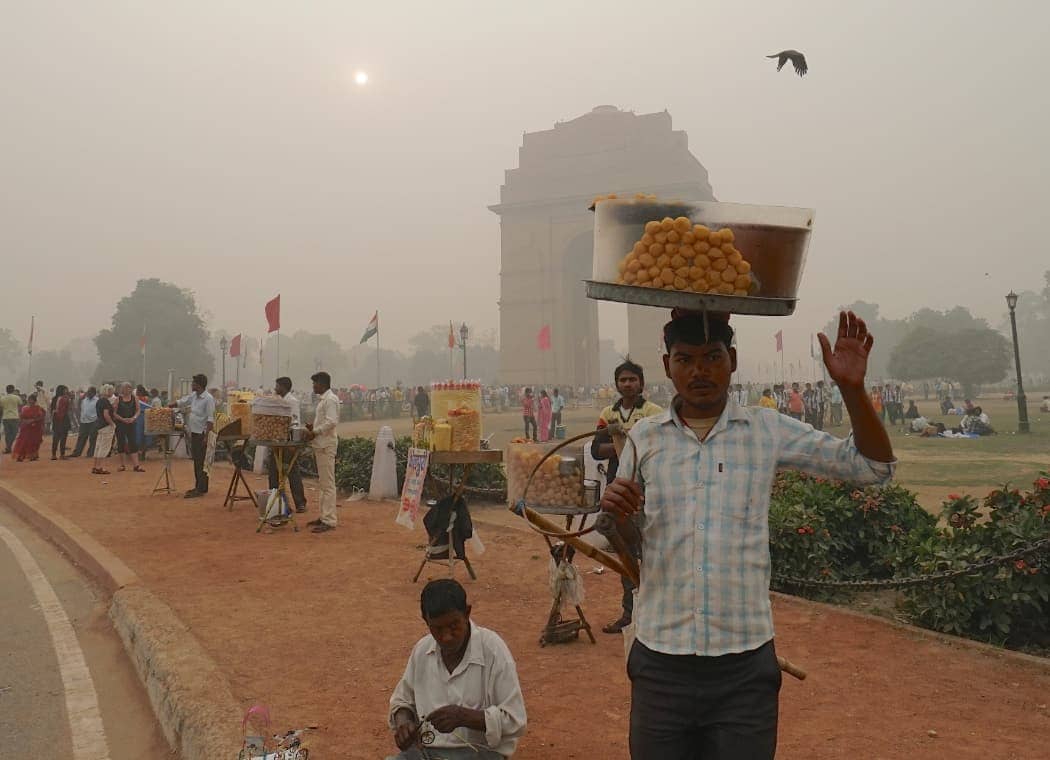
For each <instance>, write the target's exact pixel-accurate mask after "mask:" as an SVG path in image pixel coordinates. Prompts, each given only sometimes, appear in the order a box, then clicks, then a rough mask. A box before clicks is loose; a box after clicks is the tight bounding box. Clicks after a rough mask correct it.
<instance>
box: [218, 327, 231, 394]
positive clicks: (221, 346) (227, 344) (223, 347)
mask: <svg viewBox="0 0 1050 760" xmlns="http://www.w3.org/2000/svg"><path fill="white" fill-rule="evenodd" d="M229 347H230V341H228V340H226V336H225V335H223V336H222V337H221V338H219V350H220V351H222V400H223V401H224V402H225V401H226V350H227V349H228V348H229Z"/></svg>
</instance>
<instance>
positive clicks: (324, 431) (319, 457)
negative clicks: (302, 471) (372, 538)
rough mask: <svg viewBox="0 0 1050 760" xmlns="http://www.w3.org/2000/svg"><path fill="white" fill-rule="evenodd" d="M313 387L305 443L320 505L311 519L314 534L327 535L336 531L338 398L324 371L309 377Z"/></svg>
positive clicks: (337, 521)
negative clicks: (317, 514)
mask: <svg viewBox="0 0 1050 760" xmlns="http://www.w3.org/2000/svg"><path fill="white" fill-rule="evenodd" d="M310 379H311V380H312V381H313V384H314V394H316V395H317V396H319V397H320V398H318V399H317V406H316V408H315V409H314V421H313V424H312V425H311V424H307V426H306V435H305V436H304V437H303V439H304V440H306V441H309V442H310V443H311V444H313V449H314V459H315V460H316V461H317V478H318V480H319V481H320V487H319V489H318V491H319V493H318V494H317V498H318V501H319V502H320V506H321V516H320V517H318V518H317V519H316V520H311V521H310V522H308V523H307V525H309V526H311V529H312V531H313V532H314V533H327V532H328V531H330V530H335V528H336V526H337V525H338V524H339V517H338V516H337V515H336V512H335V502H336V491H335V455H336V451H337V450H338V449H339V436H338V435H337V434H336V432H335V429H336V426H337V425H339V397H338V396H337V395H335V394H334V393H333V392H332V376H331V375H329V374H328V373H327V372H318V373H316V374H315V375H313V376H312V377H311V378H310Z"/></svg>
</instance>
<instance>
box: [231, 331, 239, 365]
mask: <svg viewBox="0 0 1050 760" xmlns="http://www.w3.org/2000/svg"><path fill="white" fill-rule="evenodd" d="M240 355H241V334H240V333H237V334H236V335H234V336H233V340H231V341H230V358H231V359H232V358H233V357H235V356H240Z"/></svg>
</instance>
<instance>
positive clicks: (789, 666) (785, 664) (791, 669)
mask: <svg viewBox="0 0 1050 760" xmlns="http://www.w3.org/2000/svg"><path fill="white" fill-rule="evenodd" d="M777 664H778V665H779V666H780V669H781V670H783V671H784V672H785V673H787V674H788V675H789V676H794V677H795V678H797V679H798V680H800V681H805V680H806V671H804V670H803V669H802V668H800V667H799V666H798V665H796V664H795V663H793V662H791V660H788V659H787V658H785V657H777Z"/></svg>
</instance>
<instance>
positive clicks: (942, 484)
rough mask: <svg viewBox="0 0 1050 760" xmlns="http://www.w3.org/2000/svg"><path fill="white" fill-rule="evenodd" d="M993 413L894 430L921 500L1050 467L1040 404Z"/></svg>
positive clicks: (496, 434)
mask: <svg viewBox="0 0 1050 760" xmlns="http://www.w3.org/2000/svg"><path fill="white" fill-rule="evenodd" d="M975 403H977V404H978V405H980V406H981V407H982V408H983V409H984V411H985V413H987V414H988V416H989V417H990V418H991V423H992V427H994V428H995V429H996V430H997V431H999V432H998V434H996V435H994V436H988V437H985V438H979V439H958V440H955V439H945V438H920V437H918V436H915V435H908V434H906V433H904V432H902V431H901V430H900V429H899V428H893V429H891V430H890V436H891V438H892V440H893V448H894V450H895V451H896V454H897V457H898V459H899V460H900V465H899V467H898V469H897V481H898V482H899V483H901V485H903V486H905V487H906V488H908V489H910V490H912V491H914V492H915V493H916V494H917V495H918V498H919V502H920V503H921V504H922V505H923V506H924V507H925V508H926V509H928V510H930V511H932V512H937V511H939V509H940V505H941V502H942V501H943V500H944V499H945V497H947V495H948V494H949V493H971V494H973V495H975V496H981V497H983V496H984V495H985V494H986V493H987V492H988V491H990V490H992V489H993V488H995V487H996V486H998V485H1001V484H1002V483H1004V482H1007V481H1008V482H1010V483H1012V484H1014V485H1017V486H1021V487H1027V486H1028V485H1030V484H1031V481H1032V480H1034V479H1035V477H1036V475H1037V474H1038V473H1039V471H1040V470H1048V469H1050V414H1045V413H1040V412H1039V406H1038V403H1031V400H1030V402H1029V405H1028V414H1029V421H1030V423H1031V428H1032V432H1031V433H1029V434H1027V435H1020V434H1017V433H1016V432H1015V431H1016V430H1017V404H1016V402H1014V401H1003V400H1001V399H996V398H982V399H977V400H975ZM917 405H918V407H919V411H920V412H923V413H925V414H926V415H927V417H928V418H929V419H930V420H932V421H934V422H943V423H944V424H945V426H947V427H953V426H957V425H958V424H959V422H960V418H959V417H954V416H949V417H942V416H940V415H933V414H931V412H934V411H936V410H937V405H936V402H934V401H932V400H931V401H921V400H917ZM598 412H599V409H598V408H596V407H581V408H579V409H566V410H565V413H564V415H563V416H564V422H565V425H566V426H567V427H568V433H569V435H570V436H572V435H575V434H577V433H583V432H585V431H587V430H590V429H593V426H594V423H595V421H596V420H597V417H598ZM483 424H484V434H485V435H486V436H487V435H490V434H491V435H492V446H493V448H501V447H503V446H504V445H505V444H506V443H507V442H508V441H510V439H511V438H514V437H515V436H519V435H522V434H523V433H524V426H523V424H522V421H521V416H520V415H519V414H518V413H516V412H507V413H504V414H486V415H485V418H484V423H483ZM382 425H390V426H391V427H392V428H393V430H394V434H395V435H409V434H410V433H411V427H412V422H411V420H410V419H407V418H401V419H396V420H384V421H372V420H362V421H355V422H346V423H343V424H341V425H340V426H339V435H340V436H342V437H347V436H365V437H368V438H375V435H376V433H377V432H378V431H379V428H380V426H382ZM848 430H849V428H848V427H841V428H831V432H832V433H833V434H835V435H845V434H846V433H847V432H848Z"/></svg>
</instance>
